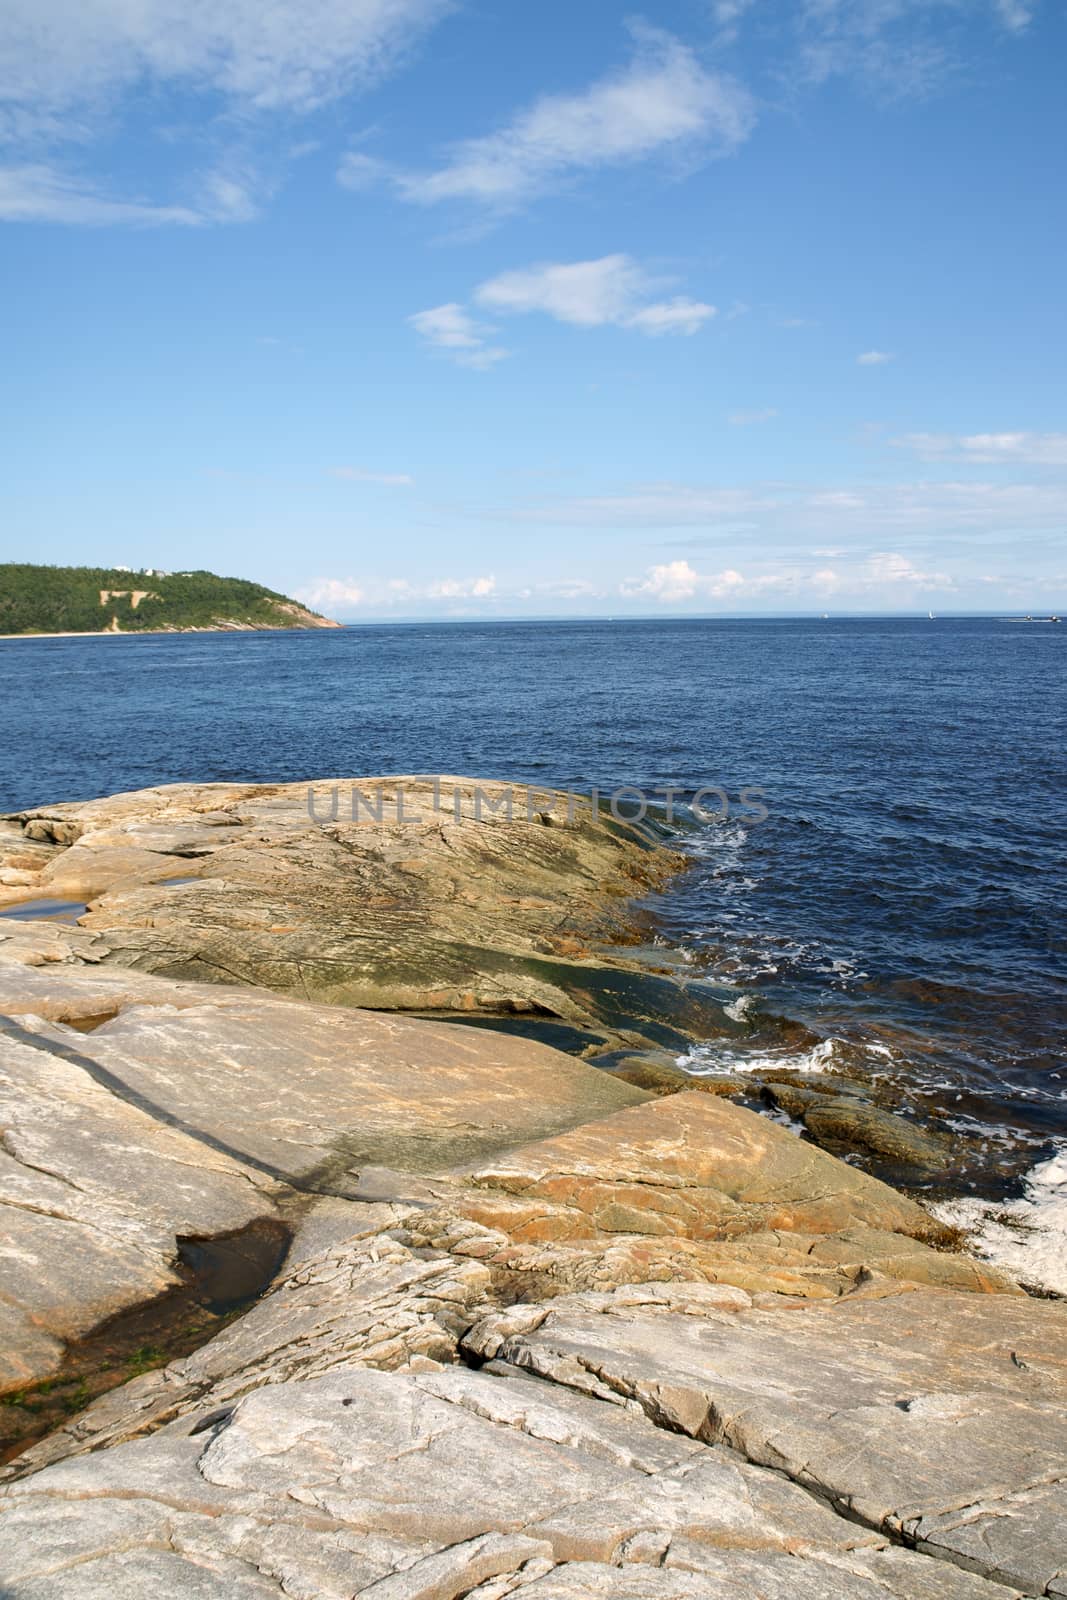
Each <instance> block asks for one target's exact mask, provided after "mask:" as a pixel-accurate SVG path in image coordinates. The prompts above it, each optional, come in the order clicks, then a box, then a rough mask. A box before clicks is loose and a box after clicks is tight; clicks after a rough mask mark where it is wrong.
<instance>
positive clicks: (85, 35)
mask: <svg viewBox="0 0 1067 1600" xmlns="http://www.w3.org/2000/svg"><path fill="white" fill-rule="evenodd" d="M449 6H450V0H304V3H303V5H302V6H301V8H300V13H299V17H297V16H296V15H295V13H294V8H293V5H292V3H291V0H190V3H185V4H183V3H182V0H49V3H48V4H47V5H44V6H42V5H40V4H39V3H38V0H9V4H8V5H6V6H5V8H4V13H3V18H2V19H0V145H6V146H7V147H8V148H9V149H10V150H11V151H12V152H13V159H11V160H10V161H9V165H8V166H7V167H6V168H2V169H0V219H2V220H6V221H11V222H26V221H30V222H40V221H48V222H60V223H73V224H83V225H90V226H107V225H115V224H120V225H121V224H125V225H131V224H132V225H135V226H145V225H148V226H151V225H157V226H158V225H163V224H172V225H173V224H178V225H185V226H188V225H197V224H205V223H213V222H244V221H248V220H250V219H251V218H252V217H253V216H255V215H257V213H258V209H259V205H260V203H261V201H262V200H263V199H264V198H266V196H267V195H268V194H269V192H270V188H271V183H270V181H269V180H266V179H264V177H263V176H262V175H261V174H258V173H256V172H255V171H254V170H252V169H251V168H249V167H248V164H247V163H246V162H243V161H239V162H238V166H239V167H240V168H241V169H242V170H239V171H236V172H235V171H234V170H231V168H232V163H231V162H230V161H229V160H227V159H223V160H221V161H220V163H219V164H218V165H217V167H214V168H213V169H212V170H209V171H208V172H207V173H206V174H201V175H199V176H198V175H197V174H196V173H195V172H194V173H192V174H190V175H189V176H188V177H186V178H185V179H183V180H181V189H182V194H181V197H180V203H160V202H158V201H156V200H148V199H145V198H143V197H141V196H133V197H130V196H121V195H116V194H113V193H110V192H109V187H108V186H107V185H105V184H103V183H97V182H94V181H92V180H91V179H87V178H85V177H84V176H83V175H82V173H83V170H84V161H85V152H86V151H87V150H88V149H89V148H90V147H91V145H92V143H93V141H94V139H95V138H96V137H97V135H99V134H102V133H103V132H105V131H108V130H110V129H112V128H113V127H114V125H115V123H116V122H117V121H118V120H119V119H121V116H122V114H123V111H124V109H125V105H126V101H127V97H129V98H131V99H132V97H133V96H134V95H135V94H136V95H138V97H139V104H140V105H141V107H142V108H143V107H144V105H145V104H146V103H147V102H146V99H145V95H144V91H145V90H146V89H147V90H149V91H166V90H171V89H180V90H184V91H186V92H187V93H190V94H196V95H198V96H200V97H202V100H203V106H204V110H203V113H202V115H201V116H200V117H199V119H198V120H199V128H198V133H197V143H198V147H199V150H200V152H201V155H202V150H203V138H204V135H205V134H206V135H207V137H208V139H209V140H211V139H215V138H217V139H229V140H233V139H235V138H236V139H237V140H238V141H239V142H240V143H241V144H242V145H245V144H250V143H251V144H254V143H255V142H256V139H257V137H258V135H259V132H260V131H261V129H262V128H263V127H264V126H266V123H267V121H268V119H270V118H274V119H277V118H285V119H291V118H292V117H294V116H306V115H308V114H310V113H311V112H314V111H316V110H318V109H319V108H321V107H322V106H324V105H326V104H328V103H329V102H330V101H333V100H337V99H339V98H340V97H342V96H344V95H347V94H349V93H351V92H352V91H354V90H355V89H358V88H361V87H365V86H367V85H368V84H370V83H373V82H375V81H376V80H377V79H379V78H380V77H382V76H383V75H384V74H385V73H386V72H387V71H388V70H389V69H390V68H391V67H393V66H395V65H396V64H397V62H398V61H399V60H400V59H401V58H402V56H403V55H404V53H405V52H406V51H407V50H408V49H409V48H410V47H411V45H412V44H413V43H414V42H415V40H417V39H418V38H419V37H420V36H421V34H422V33H423V31H424V30H425V29H426V28H428V27H429V26H430V25H431V24H432V23H433V22H435V21H436V20H437V19H438V18H439V17H441V16H442V15H443V14H444V13H445V12H446V10H448V9H449ZM72 144H76V145H77V146H78V147H79V150H80V153H81V158H80V163H79V166H78V168H77V169H75V168H73V167H71V168H68V167H66V166H64V165H63V164H62V162H61V160H60V156H59V152H60V150H61V149H62V148H63V147H64V146H70V145H72Z"/></svg>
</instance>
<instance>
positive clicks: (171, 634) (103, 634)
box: [0, 622, 348, 643]
mask: <svg viewBox="0 0 1067 1600" xmlns="http://www.w3.org/2000/svg"><path fill="white" fill-rule="evenodd" d="M347 626H348V624H347V623H344V622H331V623H328V624H326V627H327V629H333V628H339V629H343V628H345V627H347ZM323 631H324V629H323V626H322V624H321V623H320V624H318V625H317V626H310V625H309V626H307V627H302V628H130V629H122V630H120V631H119V632H118V633H116V632H115V631H114V629H112V628H93V629H86V630H85V631H84V632H83V633H0V643H2V642H3V641H4V640H5V639H173V638H177V637H178V636H179V635H182V636H184V635H187V634H190V633H322V632H323Z"/></svg>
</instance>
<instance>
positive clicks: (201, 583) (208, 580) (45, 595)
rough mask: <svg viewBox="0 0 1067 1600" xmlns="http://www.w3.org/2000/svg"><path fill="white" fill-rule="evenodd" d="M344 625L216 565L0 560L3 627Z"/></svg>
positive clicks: (177, 629) (96, 629) (110, 629)
mask: <svg viewBox="0 0 1067 1600" xmlns="http://www.w3.org/2000/svg"><path fill="white" fill-rule="evenodd" d="M339 626H340V624H339V623H336V622H331V621H330V620H329V619H328V618H326V617H321V616H319V615H318V614H317V612H314V611H309V610H308V609H307V608H306V607H305V606H302V605H300V604H299V602H298V601H296V600H291V599H290V598H289V597H288V595H284V594H277V593H275V591H274V590H272V589H266V588H264V587H263V585H262V584H258V583H250V582H249V581H248V580H247V579H244V578H220V577H218V576H217V575H216V574H215V573H213V572H173V573H164V572H156V571H151V572H136V573H135V572H126V571H123V570H122V569H121V568H107V567H45V566H32V565H29V564H19V563H8V564H6V565H0V634H18V633H28V634H33V633H161V632H162V633H186V632H197V631H200V630H219V629H221V630H225V631H231V630H234V629H237V630H242V631H243V630H262V629H268V628H336V627H339Z"/></svg>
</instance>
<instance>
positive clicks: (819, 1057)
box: [678, 1039, 840, 1078]
mask: <svg viewBox="0 0 1067 1600" xmlns="http://www.w3.org/2000/svg"><path fill="white" fill-rule="evenodd" d="M839 1043H840V1041H839V1040H837V1039H823V1040H821V1041H820V1042H819V1043H818V1044H816V1045H813V1046H812V1048H811V1049H810V1050H799V1051H785V1050H783V1051H777V1052H776V1051H766V1050H765V1051H762V1052H753V1053H751V1054H746V1052H745V1051H743V1050H737V1049H730V1048H729V1047H728V1046H727V1047H723V1046H722V1045H718V1044H698V1045H694V1046H693V1048H692V1050H690V1051H689V1052H688V1054H687V1055H684V1056H679V1057H678V1066H680V1067H681V1068H682V1071H683V1072H688V1074H689V1076H690V1077H691V1078H730V1077H733V1076H734V1074H735V1073H757V1072H775V1071H778V1072H781V1071H786V1072H809V1073H814V1072H828V1071H829V1070H830V1069H831V1068H832V1067H833V1065H834V1050H835V1047H836V1046H838V1045H839Z"/></svg>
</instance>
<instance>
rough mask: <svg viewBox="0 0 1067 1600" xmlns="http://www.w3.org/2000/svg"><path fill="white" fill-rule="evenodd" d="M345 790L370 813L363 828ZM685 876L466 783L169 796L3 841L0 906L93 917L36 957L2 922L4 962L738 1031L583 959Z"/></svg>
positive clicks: (600, 820) (626, 1031) (55, 815)
mask: <svg viewBox="0 0 1067 1600" xmlns="http://www.w3.org/2000/svg"><path fill="white" fill-rule="evenodd" d="M354 790H358V792H359V793H360V794H361V795H363V796H365V797H366V799H367V800H368V801H369V802H370V803H371V805H372V806H373V808H374V809H373V811H372V810H370V809H368V808H367V807H366V806H362V807H357V815H356V817H355V818H354V817H353V812H352V799H351V796H352V793H353V791H354ZM309 794H310V795H311V796H312V800H311V803H310V807H309ZM334 797H336V815H334V814H333V811H334ZM379 797H380V799H379ZM311 809H314V812H315V817H313V816H312V815H311V814H310V811H311ZM379 813H380V814H379ZM316 819H318V820H316ZM684 864H685V862H684V859H683V858H682V857H681V856H678V855H676V854H674V853H673V852H671V851H670V850H667V849H664V848H662V847H661V846H658V845H654V843H653V842H652V840H651V838H650V837H649V836H646V834H645V833H644V832H643V831H642V830H641V829H639V828H637V827H634V826H631V825H629V824H626V823H620V822H618V821H616V820H615V819H614V818H612V817H611V816H610V815H609V814H608V813H607V812H606V811H605V812H603V813H594V812H593V811H592V810H591V807H590V805H589V804H588V803H587V802H584V801H581V802H574V803H572V804H569V802H568V800H567V798H566V797H564V796H561V795H553V794H552V793H551V792H548V791H532V790H527V789H525V788H523V787H521V786H519V787H515V786H512V785H506V784H501V783H484V784H479V783H477V782H476V781H475V780H472V779H470V778H440V779H437V780H433V781H431V780H428V779H425V778H407V777H404V778H395V777H394V778H387V779H381V778H361V779H349V780H331V781H323V782H320V783H315V784H313V785H309V784H307V783H302V784H285V785H266V784H260V785H234V784H202V785H192V784H171V785H166V786H164V787H161V788H158V789H147V790H142V791H137V792H134V793H131V794H126V795H114V796H110V797H108V798H106V799H102V800H93V801H89V802H86V803H84V804H81V805H58V806H53V807H42V808H39V809H37V810H34V811H28V812H22V813H19V814H18V815H17V816H16V817H12V818H9V819H7V820H6V821H2V820H0V907H2V906H3V905H5V904H7V905H10V906H15V905H17V904H18V903H19V902H22V903H24V904H26V903H28V904H29V905H30V906H31V907H32V904H33V902H34V901H35V900H48V901H55V900H65V901H73V902H83V903H88V911H87V912H86V913H85V914H84V915H83V916H82V917H81V918H80V919H79V922H80V925H79V927H77V928H63V927H61V926H59V925H56V924H47V925H45V927H44V930H43V931H42V932H40V933H38V934H37V935H36V937H34V936H33V935H28V934H27V933H26V932H25V931H24V930H15V929H12V927H11V923H10V920H9V919H5V920H4V921H3V922H2V923H0V952H2V950H3V945H4V942H5V941H7V942H10V943H11V945H12V946H17V947H20V948H21V949H22V951H23V953H24V957H25V958H28V959H33V960H48V959H50V958H52V957H53V956H54V954H55V953H56V952H59V951H62V950H63V949H64V947H66V950H67V951H68V953H69V958H70V959H74V960H91V961H103V962H106V963H108V964H118V965H121V966H126V967H134V968H137V969H139V970H141V971H146V972H157V973H160V974H162V975H163V976H166V977H171V978H177V979H183V980H192V981H208V982H213V983H226V984H231V983H240V984H247V985H253V986H256V987H259V988H265V989H270V990H273V991H276V992H278V993H281V994H286V995H290V996H293V997H296V998H300V999H312V1000H320V1001H324V1002H326V1003H330V1004H343V1005H355V1006H365V1007H370V1008H373V1009H377V1010H403V1011H427V1010H430V1011H433V1010H444V1011H459V1012H467V1013H480V1012H485V1013H501V1012H503V1013H509V1012H519V1013H532V1014H535V1015H540V1016H549V1017H557V1018H561V1019H563V1020H564V1021H565V1022H566V1023H567V1024H568V1025H572V1026H579V1027H582V1028H589V1029H594V1030H597V1031H598V1034H599V1035H601V1036H607V1035H611V1036H616V1035H617V1036H618V1037H619V1038H622V1037H629V1038H632V1039H634V1040H637V1041H640V1039H641V1038H642V1037H646V1038H651V1039H656V1040H663V1041H665V1042H668V1043H670V1042H672V1041H676V1040H684V1039H685V1038H687V1037H688V1036H689V1034H690V1033H692V1032H696V1033H698V1034H699V1033H704V1032H706V1031H708V1030H709V1029H710V1030H711V1031H719V1032H730V1031H731V1030H733V1029H735V1028H736V1026H737V1025H736V1024H734V1023H732V1022H731V1020H730V1019H729V1018H726V1017H725V1016H724V1014H723V1013H722V1010H721V1007H719V1006H717V1005H715V1004H713V1003H712V1002H711V1001H710V1000H709V998H708V997H707V996H706V995H704V994H702V993H701V992H700V989H699V986H698V985H686V984H685V983H681V982H678V981H675V980H674V979H672V978H670V977H669V976H664V975H657V974H651V973H648V972H646V971H645V970H644V969H643V968H641V967H640V965H634V966H633V967H630V966H628V964H627V963H626V961H625V959H623V958H622V957H619V958H617V959H612V960H607V959H604V958H594V957H593V955H592V953H591V952H592V947H593V946H594V944H600V943H603V942H609V943H611V942H616V943H617V942H618V941H625V940H627V939H630V938H632V937H634V934H635V930H636V929H637V927H638V926H639V924H640V918H639V917H638V915H637V913H636V912H635V909H634V900H635V897H639V896H641V895H642V894H645V893H647V892H648V891H649V890H651V889H654V888H656V887H658V886H660V885H661V884H662V883H663V882H664V881H665V880H666V878H668V877H669V876H670V875H671V874H672V873H674V872H677V871H678V870H680V868H681V867H682V866H683V865H684Z"/></svg>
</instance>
